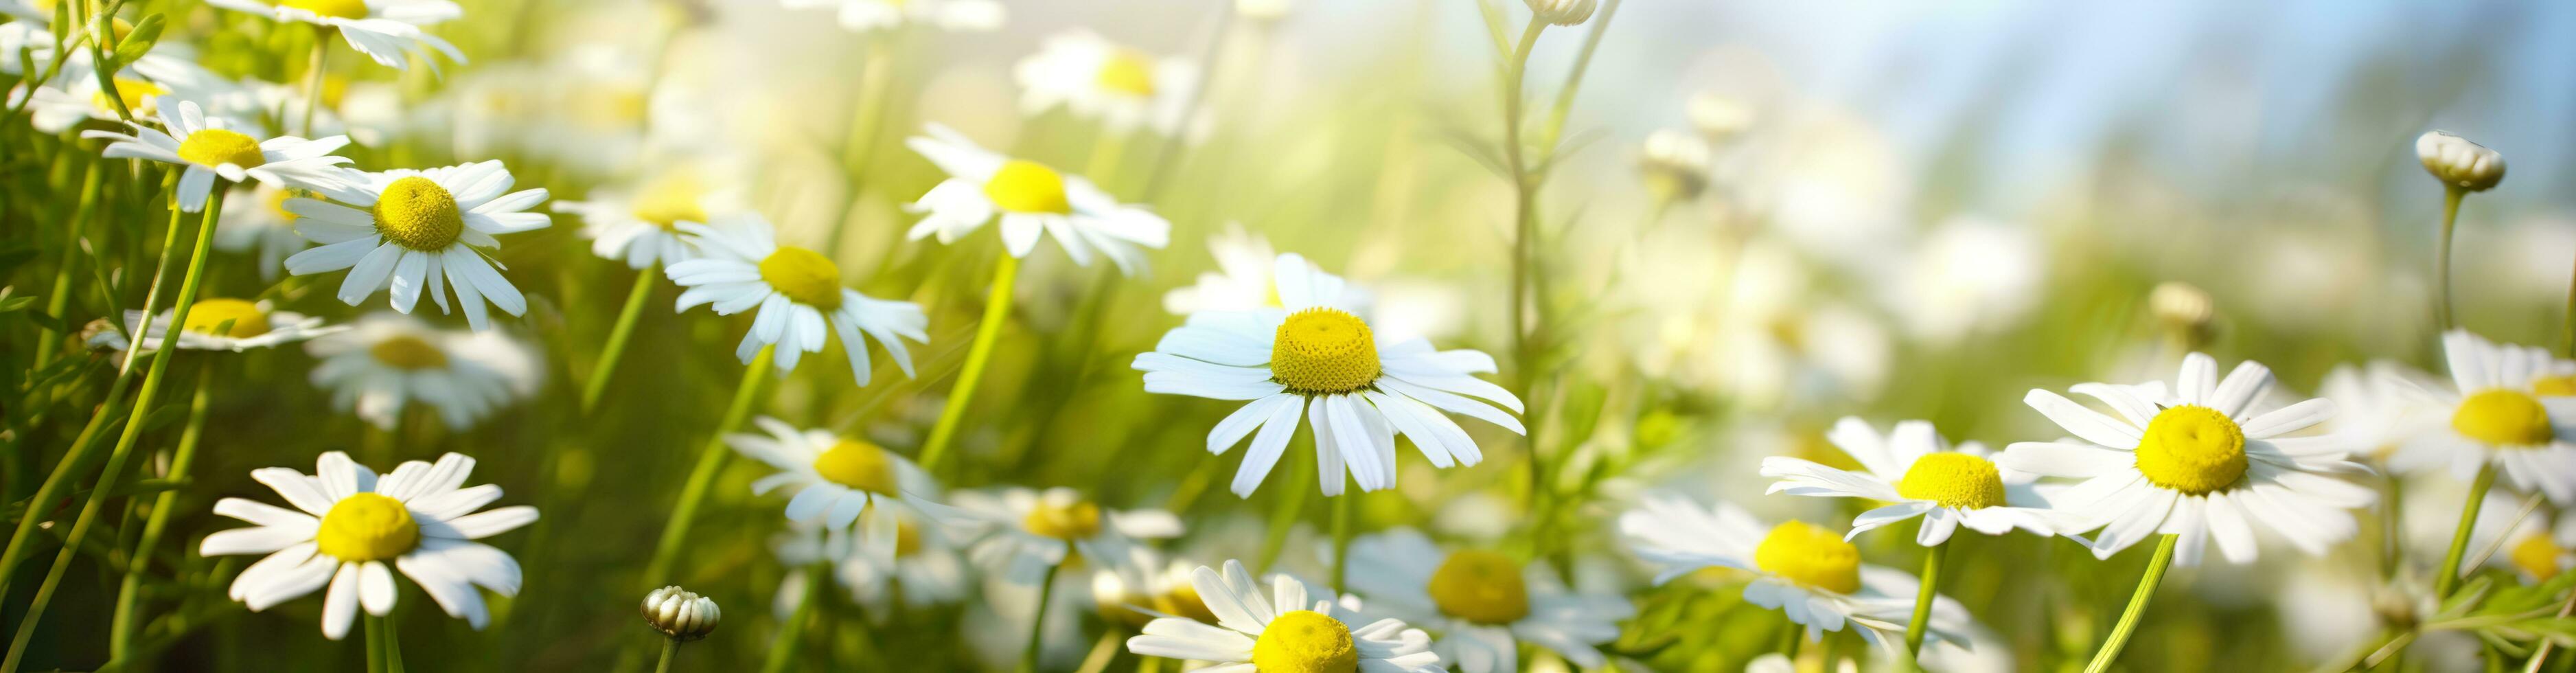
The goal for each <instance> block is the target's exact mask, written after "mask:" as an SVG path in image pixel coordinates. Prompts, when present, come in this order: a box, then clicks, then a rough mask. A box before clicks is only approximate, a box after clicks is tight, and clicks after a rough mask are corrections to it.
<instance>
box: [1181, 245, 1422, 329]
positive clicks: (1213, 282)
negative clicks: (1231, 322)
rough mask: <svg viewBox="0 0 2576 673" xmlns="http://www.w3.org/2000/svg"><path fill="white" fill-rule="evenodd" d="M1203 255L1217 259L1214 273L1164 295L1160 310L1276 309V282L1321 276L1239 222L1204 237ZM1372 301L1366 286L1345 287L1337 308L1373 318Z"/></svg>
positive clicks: (1300, 257)
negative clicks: (1292, 267)
mask: <svg viewBox="0 0 2576 673" xmlns="http://www.w3.org/2000/svg"><path fill="white" fill-rule="evenodd" d="M1208 253H1209V254H1210V255H1211V256H1213V257H1215V258H1216V270H1214V271H1203V272H1200V273H1199V279H1198V282H1197V283H1195V284H1192V285H1190V286H1189V287H1182V288H1174V289H1173V290H1172V291H1170V292H1166V293H1164V294H1163V310H1165V311H1170V312H1172V313H1175V314H1180V315H1188V314H1192V313H1197V312H1200V311H1250V310H1256V309H1265V308H1269V309H1275V308H1280V303H1279V279H1280V278H1282V277H1283V276H1287V275H1294V276H1295V277H1296V278H1299V279H1301V280H1302V279H1304V278H1305V277H1307V274H1319V273H1324V271H1323V270H1322V268H1320V267H1317V266H1315V263H1314V262H1310V261H1307V260H1306V258H1305V256H1303V255H1298V254H1295V253H1290V254H1285V255H1281V254H1276V253H1273V252H1271V249H1270V240H1269V239H1267V238H1263V237H1262V236H1261V235H1260V234H1255V233H1250V232H1246V231H1244V230H1243V225H1242V224H1240V223H1235V222H1227V223H1226V225H1225V230H1224V231H1223V232H1221V233H1219V234H1217V235H1216V236H1214V237H1211V238H1209V239H1208ZM1289 264H1294V265H1300V266H1302V267H1304V269H1303V270H1302V271H1297V272H1295V273H1293V274H1291V273H1290V272H1289V271H1287V270H1284V269H1282V268H1281V265H1289ZM1374 299H1375V295H1373V294H1371V293H1370V292H1369V291H1368V289H1367V288H1363V287H1359V286H1357V285H1349V284H1345V285H1344V286H1343V287H1342V301H1341V304H1342V305H1344V306H1347V307H1348V308H1346V309H1345V310H1348V311H1350V312H1351V314H1352V315H1357V316H1360V318H1362V319H1367V318H1370V317H1372V316H1371V311H1370V308H1371V306H1372V305H1373V304H1374Z"/></svg>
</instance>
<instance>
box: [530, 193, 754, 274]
mask: <svg viewBox="0 0 2576 673" xmlns="http://www.w3.org/2000/svg"><path fill="white" fill-rule="evenodd" d="M706 182H707V181H706V179H705V177H704V176H701V175H699V173H698V171H695V170H691V169H687V168H678V169H673V170H667V171H662V172H659V173H657V174H655V175H653V176H652V177H650V178H647V179H646V180H645V181H644V182H643V183H642V184H639V185H637V186H636V187H635V188H633V189H632V190H626V189H608V188H602V189H594V190H591V192H590V200H588V201H556V202H555V203H554V209H555V212H558V213H572V214H574V215H579V216H581V219H582V222H583V225H582V228H581V236H582V238H587V239H590V253H591V254H594V255H598V256H600V257H602V258H605V259H615V260H625V262H626V266H627V268H631V269H642V268H644V267H647V266H652V265H654V264H661V265H665V266H668V265H671V264H678V263H680V262H685V261H689V260H691V259H695V258H697V256H698V251H697V249H696V248H695V247H694V246H691V245H690V244H689V243H688V241H686V240H683V238H682V236H681V234H680V229H679V225H680V223H682V222H696V223H699V224H705V223H706V222H708V216H709V215H710V214H717V215H729V214H732V213H735V212H739V211H741V210H742V209H743V207H742V203H741V198H740V196H739V195H738V194H735V193H734V192H732V191H730V190H721V191H717V190H710V189H709V188H708V185H707V184H706Z"/></svg>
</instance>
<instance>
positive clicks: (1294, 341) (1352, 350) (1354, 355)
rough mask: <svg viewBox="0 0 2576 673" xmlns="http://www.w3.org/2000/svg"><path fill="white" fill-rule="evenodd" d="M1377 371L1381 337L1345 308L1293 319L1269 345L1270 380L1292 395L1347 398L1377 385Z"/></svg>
mask: <svg viewBox="0 0 2576 673" xmlns="http://www.w3.org/2000/svg"><path fill="white" fill-rule="evenodd" d="M1378 372H1379V368H1378V361H1377V336H1376V335H1374V334H1371V333H1370V332H1369V326H1368V322H1367V321H1363V320H1360V317H1359V316H1355V315H1351V314H1350V312H1348V311H1343V310H1341V309H1335V308H1310V309H1306V310H1303V311H1298V312H1296V313H1291V314H1289V315H1288V320H1286V321H1284V322H1281V323H1279V333H1278V336H1277V337H1276V338H1275V339H1274V340H1273V341H1272V342H1271V345H1270V375H1271V377H1272V378H1273V379H1275V380H1277V381H1278V382H1279V384H1280V385H1283V386H1287V387H1288V389H1289V390H1290V391H1293V392H1299V393H1306V394H1333V393H1347V392H1351V391H1354V390H1359V389H1361V388H1366V387H1368V386H1369V384H1371V383H1376V382H1377V376H1378Z"/></svg>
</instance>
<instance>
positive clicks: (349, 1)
mask: <svg viewBox="0 0 2576 673" xmlns="http://www.w3.org/2000/svg"><path fill="white" fill-rule="evenodd" d="M277 6H279V7H293V8H295V9H301V10H304V11H307V12H312V13H315V14H320V15H322V16H327V17H331V18H334V19H364V18H367V3H366V0H277Z"/></svg>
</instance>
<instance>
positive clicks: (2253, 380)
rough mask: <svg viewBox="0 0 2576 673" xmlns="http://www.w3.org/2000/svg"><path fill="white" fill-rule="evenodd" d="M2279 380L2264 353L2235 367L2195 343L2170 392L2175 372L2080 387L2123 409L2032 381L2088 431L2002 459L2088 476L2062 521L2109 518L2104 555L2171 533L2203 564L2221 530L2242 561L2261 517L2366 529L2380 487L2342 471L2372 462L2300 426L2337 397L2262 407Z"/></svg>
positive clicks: (2067, 494) (2092, 524)
mask: <svg viewBox="0 0 2576 673" xmlns="http://www.w3.org/2000/svg"><path fill="white" fill-rule="evenodd" d="M2271 388H2272V370H2270V369H2268V368H2265V367H2264V366H2263V365H2261V364H2258V363H2255V362H2252V361H2247V362H2245V363H2242V364H2239V365H2237V366H2236V370H2235V371H2233V372H2230V373H2229V374H2228V375H2227V378H2226V379H2224V380H2221V379H2219V378H2218V362H2217V361H2216V360H2213V359H2210V357H2209V356H2208V355H2203V354H2200V353H2192V354H2190V355H2187V356H2184V357H2183V362H2182V372H2181V374H2180V376H2179V378H2178V379H2177V380H2176V381H2175V382H2174V386H2173V387H2172V388H2171V389H2170V391H2168V389H2167V388H2166V387H2165V384H2164V382H2162V381H2153V382H2148V383H2144V384H2139V385H2131V386H2124V385H2113V384H2105V383H2086V384H2081V385H2077V386H2075V387H2074V388H2072V389H2071V390H2073V391H2074V392H2076V393H2079V394H2083V395H2086V396H2090V397H2092V398H2094V399H2096V400H2100V401H2101V402H2102V404H2104V405H2107V406H2109V407H2111V409H2112V410H2113V411H2114V412H2116V414H2117V415H2110V414H2104V413H2101V412H2098V411H2094V410H2092V409H2089V408H2086V407H2085V406H2084V405H2082V404H2078V403H2076V402H2075V401H2073V400H2069V399H2066V398H2065V397H2064V396H2061V395H2058V394H2057V393H2054V392H2049V391H2046V390H2032V391H2030V394H2029V395H2028V396H2026V397H2024V398H2023V401H2024V402H2027V403H2029V404H2030V406H2031V408H2033V409H2037V410H2039V412H2040V413H2041V414H2043V415H2046V416H2047V417H2048V419H2049V420H2051V421H2055V422H2056V423H2057V425H2058V426H2059V427H2062V428H2065V429H2066V431H2067V432H2069V433H2073V434H2074V435H2075V437H2076V438H2075V439H2069V440H2061V441H2057V442H2016V443H2014V444H2013V445H2012V446H2011V447H2009V448H2007V449H2005V450H2004V454H2003V456H2002V457H2000V458H1998V459H1996V461H1995V462H1996V464H1998V465H2001V466H2003V467H2005V468H2008V469H2015V470H2020V471H2024V472H2030V473H2035V474H2041V475H2047V476H2055V477H2073V478H2078V479H2082V480H2083V481H2082V482H2081V483H2078V484H2076V485H2075V486H2072V487H2069V488H2066V489H2064V490H2061V491H2056V492H2053V493H2051V494H2050V496H2049V501H2050V502H2051V503H2052V504H2054V505H2055V509H2057V510H2058V511H2061V512H2065V513H2066V516H2068V517H2069V518H2068V519H2066V521H2067V522H2068V524H2067V525H2066V526H2063V527H2061V528H2060V531H2061V532H2064V533H2068V534H2073V533H2076V532H2079V531H2086V530H2092V529H2095V528H2101V529H2102V531H2101V532H2100V533H2098V534H2097V535H2096V536H2095V537H2093V538H2092V539H2091V540H2089V541H2087V544H2088V546H2090V547H2092V549H2093V555H2094V556H2096V557H2099V558H2110V557H2111V555H2112V554H2114V553H2118V552H2119V551H2120V550H2122V549H2127V548H2128V547H2129V545H2133V544H2137V543H2138V541H2140V540H2145V539H2147V537H2148V536H2150V535H2154V534H2157V533H2167V534H2173V535H2176V536H2178V537H2177V539H2176V540H2175V545H2174V557H2173V558H2174V563H2177V564H2181V565H2184V566H2190V565H2195V564H2198V563H2199V562H2200V557H2201V552H2202V550H2203V549H2205V548H2206V546H2207V545H2208V543H2209V542H2210V541H2212V540H2215V541H2216V542H2217V543H2218V551H2219V554H2221V555H2223V556H2225V557H2226V558H2227V561H2228V562H2229V563H2238V564H2242V563H2248V562H2251V561H2253V560H2254V558H2255V547H2254V526H2253V523H2252V522H2256V521H2260V522H2262V524H2263V526H2264V527H2267V528H2270V529H2272V530H2274V531H2277V532H2279V533H2280V534H2281V535H2282V537H2286V538H2289V540H2290V544H2291V545H2293V546H2296V547H2298V548H2299V549H2300V550H2301V551H2304V552H2306V553H2308V554H2309V555H2317V554H2322V553H2325V550H2326V548H2327V547H2328V546H2330V545H2333V544H2334V543H2336V542H2339V541H2342V540H2344V539H2346V538H2350V537H2352V536H2353V535H2354V534H2355V533H2357V532H2359V526H2358V524H2356V523H2354V521H2353V517H2352V513H2351V512H2349V511H2346V510H2350V509H2353V508H2357V507H2364V506H2367V505H2369V504H2370V502H2371V501H2372V500H2373V499H2374V498H2375V497H2376V493H2374V492H2373V491H2372V490H2371V489H2369V488H2365V487H2362V486H2359V485H2356V484H2353V483H2350V482H2347V481H2344V480H2343V479H2342V477H2343V476H2344V475H2352V474H2360V473H2366V472H2368V471H2369V468H2365V467H2362V466H2361V465H2360V464H2359V463H2354V462H2351V461H2350V460H2347V459H2346V454H2347V452H2348V451H2347V447H2345V446H2344V445H2343V444H2342V443H2341V442H2339V441H2337V440H2336V439H2335V438H2333V437H2331V436H2303V437H2290V436H2287V435H2289V434H2291V433H2295V432H2299V431H2301V430H2305V429H2307V428H2309V427H2312V426H2315V425H2317V424H2319V423H2322V422H2324V421H2325V420H2326V419H2327V418H2330V417H2332V416H2334V414H2335V404H2334V402H2333V401H2330V400H2323V399H2312V400H2305V401H2301V402H2297V403H2295V404H2291V405H2289V406H2285V407H2281V408H2278V409H2273V410H2270V411H2260V412H2258V410H2257V408H2256V403H2257V401H2258V400H2261V399H2262V398H2263V395H2264V393H2266V392H2267V391H2269V390H2270V389H2271Z"/></svg>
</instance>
